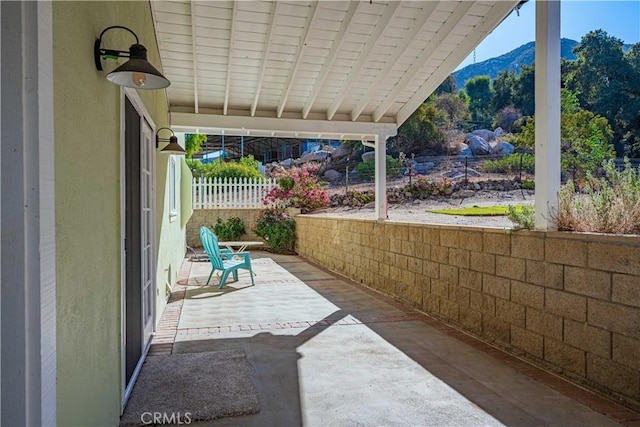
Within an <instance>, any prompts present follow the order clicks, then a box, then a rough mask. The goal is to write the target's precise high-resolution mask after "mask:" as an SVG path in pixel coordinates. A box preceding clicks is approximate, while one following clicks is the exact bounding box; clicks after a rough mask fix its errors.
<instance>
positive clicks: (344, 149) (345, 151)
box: [331, 144, 353, 162]
mask: <svg viewBox="0 0 640 427" xmlns="http://www.w3.org/2000/svg"><path fill="white" fill-rule="evenodd" d="M351 153H353V150H352V149H351V148H350V147H349V146H347V145H345V144H340V146H338V148H336V149H335V150H333V153H331V160H332V161H334V162H337V161H339V160H342V159H344V158H346V157H348V156H350V155H351Z"/></svg>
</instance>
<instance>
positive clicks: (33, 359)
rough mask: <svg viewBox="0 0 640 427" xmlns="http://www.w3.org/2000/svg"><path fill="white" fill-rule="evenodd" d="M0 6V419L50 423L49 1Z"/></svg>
mask: <svg viewBox="0 0 640 427" xmlns="http://www.w3.org/2000/svg"><path fill="white" fill-rule="evenodd" d="M0 11H1V12H0V22H1V23H2V25H1V26H0V45H1V49H2V63H1V64H0V70H1V74H2V79H0V81H1V82H2V83H1V86H0V92H1V100H2V108H1V109H0V110H1V113H0V121H1V126H0V135H1V139H2V158H1V159H0V192H1V193H2V205H1V209H0V217H1V218H2V221H0V261H1V262H0V266H1V270H0V277H1V280H0V283H1V285H0V295H1V297H0V329H1V331H2V333H1V334H0V335H1V340H0V389H1V393H0V394H1V398H0V403H1V405H0V408H1V409H0V424H1V425H45V426H49V425H55V424H56V283H55V276H56V268H55V213H54V212H55V203H54V190H55V185H54V139H53V138H54V126H53V45H52V11H51V2H1V3H0ZM7 58H9V59H7Z"/></svg>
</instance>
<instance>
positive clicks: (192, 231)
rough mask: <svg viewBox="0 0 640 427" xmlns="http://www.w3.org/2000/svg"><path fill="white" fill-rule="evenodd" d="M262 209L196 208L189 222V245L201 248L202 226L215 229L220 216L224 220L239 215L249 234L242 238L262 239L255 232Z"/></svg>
mask: <svg viewBox="0 0 640 427" xmlns="http://www.w3.org/2000/svg"><path fill="white" fill-rule="evenodd" d="M261 211H262V209H196V210H194V211H193V215H192V216H191V218H190V219H189V222H188V223H187V245H188V246H191V247H194V248H200V247H202V243H201V242H200V227H202V226H205V227H209V228H211V229H213V226H214V225H215V223H216V220H217V219H218V218H221V219H222V220H223V221H226V220H227V219H229V218H231V217H234V216H237V217H239V218H240V219H241V220H242V222H244V228H245V231H246V233H247V234H245V235H244V236H242V237H241V238H240V240H257V241H261V240H262V239H261V238H260V237H258V236H256V234H255V233H254V232H253V227H254V225H255V223H256V218H257V217H258V214H259V213H260V212H261Z"/></svg>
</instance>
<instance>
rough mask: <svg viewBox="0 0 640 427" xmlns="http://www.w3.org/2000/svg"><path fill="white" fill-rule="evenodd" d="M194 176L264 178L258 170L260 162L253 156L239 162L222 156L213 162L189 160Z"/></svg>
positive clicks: (188, 163)
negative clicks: (227, 159) (226, 160)
mask: <svg viewBox="0 0 640 427" xmlns="http://www.w3.org/2000/svg"><path fill="white" fill-rule="evenodd" d="M187 165H188V166H189V168H190V169H191V172H192V173H193V176H196V177H198V176H203V177H205V178H247V179H262V178H263V177H262V174H261V173H260V171H259V170H258V162H257V161H256V160H255V159H254V158H253V156H247V157H243V158H242V159H240V161H239V162H234V161H228V162H225V161H223V160H222V159H221V158H219V159H217V160H216V161H215V162H213V163H202V162H201V161H200V160H189V159H188V160H187Z"/></svg>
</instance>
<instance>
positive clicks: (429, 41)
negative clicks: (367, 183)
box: [151, 0, 559, 228]
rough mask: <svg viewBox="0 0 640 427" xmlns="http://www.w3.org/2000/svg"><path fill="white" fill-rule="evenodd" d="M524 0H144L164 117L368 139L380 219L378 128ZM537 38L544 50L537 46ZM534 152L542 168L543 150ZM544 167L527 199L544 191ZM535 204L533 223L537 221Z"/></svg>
mask: <svg viewBox="0 0 640 427" xmlns="http://www.w3.org/2000/svg"><path fill="white" fill-rule="evenodd" d="M525 1H526V0H525ZM525 1H521V0H483V1H457V0H442V1H435V0H434V1H417V0H404V1H371V0H370V1H332V0H320V1H195V0H172V1H153V2H151V8H152V12H153V17H154V23H155V28H156V34H157V40H158V46H159V50H160V57H161V61H162V68H163V72H164V74H165V76H166V77H167V78H168V79H169V80H170V81H171V86H170V87H169V88H167V89H166V90H167V97H168V103H169V113H170V116H171V126H172V128H173V129H174V130H176V131H182V132H198V133H207V134H213V135H223V134H226V135H235V136H239V135H251V136H276V137H281V138H308V137H310V138H331V139H352V140H361V141H363V143H366V144H367V145H370V146H374V147H375V148H376V161H375V174H376V187H375V194H376V202H375V205H376V209H375V210H376V213H375V218H376V219H377V220H384V219H385V218H386V197H385V194H386V182H385V179H384V177H385V176H386V174H385V169H386V164H385V158H386V156H385V155H384V154H385V150H386V145H385V141H386V139H387V138H388V137H390V136H394V135H396V133H397V129H398V127H399V126H400V125H402V124H403V123H404V122H405V121H406V120H407V119H408V118H409V117H410V116H411V114H412V113H413V112H414V111H415V110H416V109H417V108H418V107H419V106H420V105H421V104H422V103H423V102H424V100H425V99H426V98H427V97H428V96H429V95H430V94H431V93H432V92H433V91H434V90H435V89H436V88H437V87H438V86H439V85H440V83H442V81H443V80H444V79H445V78H446V77H447V76H448V75H449V74H451V73H452V72H453V71H454V70H455V68H456V67H457V66H458V65H459V64H460V63H461V62H462V61H463V60H464V58H466V57H467V56H468V55H469V54H470V53H471V52H472V51H473V49H474V48H475V47H476V46H477V45H478V44H479V43H480V42H481V41H482V40H483V39H484V38H485V37H486V36H487V35H488V34H489V33H491V31H493V29H494V28H495V27H497V26H498V25H499V24H500V23H501V22H502V20H503V19H504V18H505V17H507V16H508V15H509V14H510V13H511V12H512V11H514V10H515V9H516V8H518V6H519V5H520V4H521V3H524V2H525ZM543 3H546V2H543ZM553 3H554V4H553V6H552V7H551V9H552V12H551V14H550V15H547V12H546V11H545V12H544V13H543V14H542V15H540V16H543V17H544V18H543V19H541V20H540V19H539V18H538V19H539V20H540V21H541V22H543V24H540V23H538V25H537V29H538V36H537V37H536V38H537V39H539V38H540V37H542V36H541V35H542V34H543V33H544V31H546V29H547V28H550V29H551V30H552V32H551V33H550V34H551V35H552V36H551V37H550V38H549V37H547V35H544V36H543V37H544V38H543V40H542V41H543V42H544V43H545V45H544V46H547V45H546V43H547V41H548V39H550V40H551V41H552V45H553V49H552V51H553V52H554V54H553V55H551V56H550V58H551V59H550V61H551V62H550V63H549V66H547V67H546V68H547V69H546V70H545V73H544V74H543V75H542V74H541V75H539V76H538V77H537V78H540V79H541V84H539V85H537V86H536V99H537V100H538V98H540V100H541V101H543V102H542V104H544V105H545V106H546V105H547V102H546V100H547V98H546V97H545V98H544V99H543V98H541V97H542V96H543V95H544V93H545V91H546V90H547V88H550V90H551V91H554V90H556V89H555V86H554V85H551V86H549V85H547V81H546V76H547V75H549V73H551V74H553V73H555V72H556V71H555V69H556V68H558V70H557V73H558V74H559V51H558V58H555V56H556V55H555V47H556V45H558V47H559V25H556V24H553V23H552V25H551V27H547V25H548V24H549V23H550V22H552V21H553V22H555V21H554V20H559V3H558V4H556V3H557V2H553ZM536 10H537V12H536V13H537V15H538V14H539V11H538V8H537V9H536ZM545 10H546V8H545ZM547 18H550V19H551V21H548V20H547ZM558 22H559V21H558ZM555 26H558V30H557V31H556V29H555ZM556 32H557V33H558V34H555V33H556ZM556 36H557V37H556ZM556 38H557V40H555V39H556ZM538 41H540V40H538ZM537 49H538V50H540V51H542V52H543V53H544V54H545V56H546V55H547V52H546V47H545V48H544V49H545V50H541V49H542V48H541V47H540V46H539V47H537ZM539 74H540V73H539ZM557 91H558V93H559V87H558V88H557ZM552 98H553V99H554V100H555V97H552ZM555 104H556V103H555V101H554V102H553V103H551V104H549V105H552V107H553V106H554V105H555ZM545 108H546V107H545ZM552 110H555V107H553V108H552ZM554 123H555V122H554ZM546 124H547V123H546V120H543V121H541V124H540V126H543V125H546ZM549 129H550V130H549ZM549 129H547V130H546V132H547V134H548V135H547V136H548V137H545V138H546V139H545V141H546V140H548V141H552V142H553V143H549V145H550V146H551V147H552V148H551V149H550V151H549V152H550V153H551V154H554V153H555V152H556V151H557V150H556V148H557V147H556V145H558V144H556V139H557V138H556V135H555V134H556V133H558V132H556V129H555V125H554V126H551V127H550V128H549ZM542 138H543V134H542V133H540V141H541V142H540V144H545V145H547V142H544V141H543V140H542ZM551 154H550V156H547V157H552V155H551ZM545 160H548V159H545ZM537 162H538V161H537ZM538 163H540V165H539V168H540V169H541V171H542V170H544V171H547V165H546V162H544V163H543V162H542V161H540V162H538ZM552 169H553V171H552V172H553V174H552V175H553V177H552V179H550V180H548V181H547V179H546V178H543V179H544V182H542V184H543V187H548V190H547V191H545V192H544V196H541V197H540V200H539V201H537V202H536V206H538V205H540V206H542V205H543V203H544V201H545V200H546V201H547V202H548V201H549V200H551V196H552V195H553V194H555V193H554V189H555V188H556V183H555V181H556V177H555V167H554V168H552ZM558 182H559V179H558ZM541 193H542V192H541ZM543 199H544V200H543ZM547 204H549V203H547ZM549 206H551V205H549ZM537 209H538V208H537ZM549 209H550V208H549ZM549 209H544V212H545V213H547V216H548V212H547V211H549ZM541 211H542V209H541ZM543 215H544V213H540V214H539V218H537V224H540V227H545V228H546V227H547V226H549V224H550V223H549V222H548V221H547V220H544V219H542V218H543ZM551 225H552V224H551Z"/></svg>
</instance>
